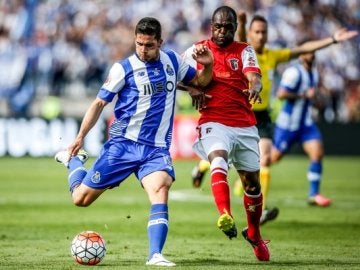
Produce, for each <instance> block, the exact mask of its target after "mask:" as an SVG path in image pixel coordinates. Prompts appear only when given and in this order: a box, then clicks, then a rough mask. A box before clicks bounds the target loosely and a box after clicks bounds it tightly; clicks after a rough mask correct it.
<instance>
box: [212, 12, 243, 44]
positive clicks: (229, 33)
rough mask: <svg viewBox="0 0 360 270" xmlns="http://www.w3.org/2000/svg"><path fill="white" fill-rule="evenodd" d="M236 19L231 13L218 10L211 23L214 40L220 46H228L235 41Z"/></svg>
mask: <svg viewBox="0 0 360 270" xmlns="http://www.w3.org/2000/svg"><path fill="white" fill-rule="evenodd" d="M236 26H237V25H236V19H234V18H233V16H231V14H230V13H226V12H218V13H216V14H215V16H214V20H213V21H212V23H211V34H212V40H213V41H214V42H215V43H216V44H217V45H218V46H219V47H222V48H224V47H226V46H228V45H229V44H230V43H231V42H233V41H234V35H235V31H236Z"/></svg>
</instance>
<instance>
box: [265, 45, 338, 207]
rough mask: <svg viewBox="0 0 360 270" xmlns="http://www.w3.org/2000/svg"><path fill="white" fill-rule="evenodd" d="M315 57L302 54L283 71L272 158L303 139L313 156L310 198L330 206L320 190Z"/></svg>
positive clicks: (308, 172) (281, 155) (304, 148)
mask: <svg viewBox="0 0 360 270" xmlns="http://www.w3.org/2000/svg"><path fill="white" fill-rule="evenodd" d="M314 61H315V53H313V52H309V53H304V54H301V55H300V56H299V61H298V63H297V64H296V65H294V66H290V67H288V68H287V69H286V70H285V71H284V73H283V75H282V78H281V81H280V87H279V89H278V91H277V93H276V96H277V97H278V98H279V99H280V100H284V101H285V102H284V103H283V105H282V109H281V111H280V113H279V115H278V117H277V119H276V122H275V131H274V145H273V149H272V150H271V161H272V163H275V162H277V161H279V160H280V159H281V158H282V157H283V156H284V154H285V153H286V152H287V151H288V150H289V149H290V148H291V146H292V145H293V144H294V143H295V142H298V143H300V144H301V145H302V148H303V150H304V152H305V153H306V154H307V156H308V157H309V159H310V164H309V167H308V171H307V178H308V181H309V194H308V202H309V204H311V205H320V206H329V205H330V204H331V200H330V199H328V198H326V197H324V196H322V195H321V194H320V184H321V178H322V171H323V169H322V167H323V166H322V159H323V156H324V149H323V144H322V138H321V133H320V131H319V129H318V127H317V125H316V124H315V123H314V121H313V119H312V115H311V107H312V104H313V103H315V101H316V100H315V97H316V92H317V90H318V89H317V86H318V83H319V73H318V72H317V69H316V67H315V65H314Z"/></svg>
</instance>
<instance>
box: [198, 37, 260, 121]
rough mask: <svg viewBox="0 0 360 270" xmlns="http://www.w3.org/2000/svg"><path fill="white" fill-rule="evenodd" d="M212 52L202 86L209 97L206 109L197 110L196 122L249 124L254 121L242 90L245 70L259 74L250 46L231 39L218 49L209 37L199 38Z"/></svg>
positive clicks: (246, 84) (244, 83)
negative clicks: (209, 76) (211, 64)
mask: <svg viewBox="0 0 360 270" xmlns="http://www.w3.org/2000/svg"><path fill="white" fill-rule="evenodd" d="M199 43H202V44H205V45H206V46H207V47H208V48H209V49H210V50H211V51H212V53H213V56H214V67H213V75H212V81H211V83H210V84H209V85H208V86H206V87H205V88H204V90H205V93H206V94H209V95H211V96H212V98H211V99H207V101H206V108H204V109H201V110H200V114H201V116H200V119H199V124H200V125H201V124H204V123H207V122H217V123H221V124H224V125H226V126H231V127H249V126H253V125H255V124H256V119H255V115H254V112H253V110H252V108H251V104H250V102H249V100H248V96H246V95H245V94H244V93H243V90H245V89H249V81H248V80H247V78H246V77H245V74H246V73H247V72H256V73H259V74H261V71H260V67H259V64H258V61H257V58H256V54H255V51H254V49H253V47H251V46H249V45H248V44H247V43H243V42H237V41H234V42H233V43H231V44H230V45H229V46H227V47H226V48H220V47H219V46H218V45H216V44H215V43H214V42H213V41H211V40H203V41H200V42H199Z"/></svg>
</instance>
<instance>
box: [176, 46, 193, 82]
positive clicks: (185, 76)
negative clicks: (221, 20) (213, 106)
mask: <svg viewBox="0 0 360 270" xmlns="http://www.w3.org/2000/svg"><path fill="white" fill-rule="evenodd" d="M194 47H195V45H193V46H191V47H190V48H188V49H187V50H186V51H185V52H184V53H183V55H182V57H181V59H180V67H179V74H178V78H179V81H182V82H184V83H185V84H186V83H188V82H190V81H192V80H193V79H194V78H195V76H196V70H197V62H196V60H195V59H194V58H193V57H192V54H193V51H194Z"/></svg>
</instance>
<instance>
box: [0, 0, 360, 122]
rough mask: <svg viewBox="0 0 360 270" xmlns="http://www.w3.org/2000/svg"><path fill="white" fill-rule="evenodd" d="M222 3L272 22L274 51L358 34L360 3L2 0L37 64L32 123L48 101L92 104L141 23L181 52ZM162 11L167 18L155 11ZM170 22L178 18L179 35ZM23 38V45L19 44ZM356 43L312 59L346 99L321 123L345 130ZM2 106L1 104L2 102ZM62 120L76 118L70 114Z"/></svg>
mask: <svg viewBox="0 0 360 270" xmlns="http://www.w3.org/2000/svg"><path fill="white" fill-rule="evenodd" d="M222 4H226V5H228V6H231V7H233V8H235V10H238V9H240V8H241V9H244V10H245V11H246V12H247V13H248V14H249V15H253V14H255V13H256V14H261V15H263V16H264V17H265V18H269V26H270V27H269V35H268V44H269V46H271V47H272V48H277V47H293V46H295V45H296V44H297V43H298V41H299V40H301V39H302V38H303V37H304V36H311V37H312V38H313V39H316V38H323V37H326V36H328V35H331V33H333V32H334V29H337V28H339V26H340V25H344V26H346V27H347V28H349V29H359V27H360V23H359V22H360V20H359V19H358V14H360V12H359V10H360V4H359V1H354V0H350V1H309V0H308V1H291V0H282V1H277V2H276V4H274V2H273V1H268V0H259V1H248V0H238V1H233V0H226V1H225V0H202V1H198V0H181V1H173V0H158V1H154V0H142V1H132V0H131V1H122V2H121V4H119V1H116V0H108V1H96V0H83V1H64V0H61V1H48V0H45V1H38V0H20V1H1V3H0V18H1V19H0V25H2V26H4V27H5V28H7V29H10V32H11V40H12V42H14V43H17V45H16V46H19V47H23V49H25V50H26V51H27V52H28V53H29V54H31V55H32V56H31V58H32V59H34V62H33V63H32V73H31V76H34V78H33V81H34V83H35V85H34V90H35V97H34V98H35V99H34V102H33V103H32V104H33V106H31V108H30V113H31V114H33V115H35V116H36V115H37V113H39V109H37V106H38V105H40V106H41V102H42V100H43V98H45V97H46V96H47V95H54V96H58V97H60V98H62V99H64V101H67V100H70V99H71V98H73V97H79V96H81V97H83V98H88V99H87V100H90V99H92V97H93V96H94V95H96V91H97V89H98V87H99V85H98V82H99V81H98V79H99V78H102V79H104V77H105V76H106V72H107V71H108V69H109V66H108V65H107V63H109V62H113V61H115V60H116V59H120V58H124V57H126V56H128V55H130V54H131V52H132V50H133V43H132V35H133V29H134V22H136V21H137V20H138V19H139V18H140V17H143V16H144V15H146V16H148V15H155V14H156V15H157V16H160V17H159V18H160V19H161V21H163V22H165V23H164V31H163V32H164V37H165V41H164V47H169V48H171V49H174V50H176V51H178V52H182V51H184V50H185V48H187V47H188V46H189V45H191V44H193V43H194V42H195V41H196V40H199V39H201V38H202V37H206V36H208V31H209V27H207V26H208V20H209V18H210V17H211V13H212V11H213V10H214V9H215V7H217V6H219V5H222ZM159 9H161V10H163V11H164V12H158V10H159ZM175 17H180V18H181V27H180V29H179V27H178V26H177V22H176V20H175ZM186 25H187V26H188V27H187V28H186ZM189 26H191V27H189ZM179 30H180V31H179ZM20 37H22V38H20ZM24 38H25V39H26V40H28V42H25V43H24V42H23V40H24ZM167 41H169V44H167V43H168V42H167ZM358 43H359V37H358V40H357V42H352V43H347V44H343V46H344V47H343V48H344V50H336V49H335V47H336V46H331V47H329V48H328V49H324V50H322V51H321V52H319V53H317V64H318V65H319V71H320V72H321V73H322V74H321V77H322V78H325V76H324V75H326V73H325V72H327V71H328V70H332V72H333V73H334V74H337V75H339V76H341V77H342V80H343V83H344V84H343V85H344V87H343V88H342V89H339V85H332V84H327V85H326V87H328V86H330V88H329V89H328V90H329V92H330V93H334V94H336V95H340V96H341V97H345V98H343V99H341V100H340V102H337V103H336V104H335V105H336V106H337V108H336V111H337V112H341V113H340V114H338V115H337V117H335V116H336V111H335V112H334V111H333V109H332V108H331V103H330V102H329V105H328V110H326V112H328V115H330V117H321V119H325V121H335V122H338V121H341V122H345V123H346V122H348V121H350V119H351V120H355V119H357V118H356V117H354V115H357V114H359V111H358V108H359V106H358V104H359V103H360V100H359V99H358V98H357V99H356V100H355V101H351V102H348V99H347V98H346V97H347V95H348V93H347V91H348V89H349V88H350V87H352V85H354V84H356V83H357V84H358V83H359V77H360V76H359V74H360V57H359V56H360V55H359V50H358V47H357V45H356V44H358ZM74 59H76V60H77V61H74ZM276 84H277V83H276ZM332 87H334V89H332ZM339 91H340V92H339ZM0 99H1V100H0V102H3V100H4V98H3V97H0ZM350 106H351V107H350ZM2 108H4V107H3V106H0V115H1V116H6V115H7V114H6V112H4V110H3V109H2ZM339 108H340V109H339ZM324 112H325V110H324ZM66 113H67V114H68V115H71V116H78V117H80V116H81V115H78V110H71V108H68V110H67V111H66ZM332 113H333V115H334V117H331V116H332ZM328 119H329V120H328Z"/></svg>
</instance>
